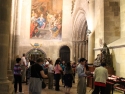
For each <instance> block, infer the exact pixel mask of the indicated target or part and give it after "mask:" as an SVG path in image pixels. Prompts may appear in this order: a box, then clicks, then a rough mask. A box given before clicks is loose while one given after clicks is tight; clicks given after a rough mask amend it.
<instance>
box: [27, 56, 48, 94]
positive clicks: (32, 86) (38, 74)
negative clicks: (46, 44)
mask: <svg viewBox="0 0 125 94" xmlns="http://www.w3.org/2000/svg"><path fill="white" fill-rule="evenodd" d="M43 63H44V60H43V58H38V59H37V63H35V64H34V65H32V66H31V77H30V81H29V91H30V93H32V94H41V89H42V88H41V85H42V81H41V78H47V75H45V74H44V71H43V68H42V66H41V65H42V64H43Z"/></svg>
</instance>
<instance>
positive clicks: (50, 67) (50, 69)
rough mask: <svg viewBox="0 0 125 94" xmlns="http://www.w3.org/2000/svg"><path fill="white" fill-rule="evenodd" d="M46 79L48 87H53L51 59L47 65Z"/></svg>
mask: <svg viewBox="0 0 125 94" xmlns="http://www.w3.org/2000/svg"><path fill="white" fill-rule="evenodd" d="M48 79H49V85H48V89H53V79H54V66H53V62H52V60H50V62H49V65H48Z"/></svg>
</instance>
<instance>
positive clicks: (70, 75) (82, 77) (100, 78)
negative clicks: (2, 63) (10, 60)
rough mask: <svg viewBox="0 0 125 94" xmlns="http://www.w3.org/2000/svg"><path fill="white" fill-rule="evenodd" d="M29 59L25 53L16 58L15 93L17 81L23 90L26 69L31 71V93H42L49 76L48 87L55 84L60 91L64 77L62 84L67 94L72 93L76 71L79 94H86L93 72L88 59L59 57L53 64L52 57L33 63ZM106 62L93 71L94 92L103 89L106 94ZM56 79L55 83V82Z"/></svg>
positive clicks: (95, 93)
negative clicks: (88, 78)
mask: <svg viewBox="0 0 125 94" xmlns="http://www.w3.org/2000/svg"><path fill="white" fill-rule="evenodd" d="M28 62H29V61H27V60H25V54H23V57H22V58H16V64H15V66H14V88H15V94H16V93H17V83H19V92H20V93H23V92H22V82H23V77H24V78H25V80H26V79H27V76H26V74H25V71H26V70H28V71H30V77H29V78H30V79H29V78H28V79H29V92H30V93H31V94H41V90H42V88H41V85H42V81H43V80H44V79H45V78H47V79H48V89H54V88H53V86H54V84H55V90H56V91H60V88H59V87H60V85H59V82H60V79H62V84H64V87H65V94H70V89H71V87H72V83H75V80H74V78H75V73H76V72H77V74H78V84H77V94H86V78H87V76H88V75H90V74H91V72H89V68H88V64H87V60H86V59H85V58H80V59H79V60H78V64H76V63H75V62H73V63H71V62H70V61H69V62H65V61H61V59H60V58H58V59H57V60H56V61H55V64H54V65H53V61H52V60H50V59H47V58H46V59H45V60H44V59H43V58H41V57H40V58H38V59H37V61H36V62H34V63H33V64H32V63H31V62H30V63H31V65H29V63H28ZM105 66H106V63H101V66H100V67H97V68H96V69H95V71H94V72H93V76H94V78H95V83H94V85H95V89H94V91H93V92H92V94H99V92H100V90H101V94H105V93H104V92H105V86H106V80H107V77H108V71H107V69H106V68H105ZM54 80H55V83H54Z"/></svg>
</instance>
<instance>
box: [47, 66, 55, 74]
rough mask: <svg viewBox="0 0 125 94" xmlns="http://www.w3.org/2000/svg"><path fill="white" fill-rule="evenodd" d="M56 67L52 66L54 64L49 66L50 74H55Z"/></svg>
mask: <svg viewBox="0 0 125 94" xmlns="http://www.w3.org/2000/svg"><path fill="white" fill-rule="evenodd" d="M53 70H54V66H53V65H52V64H49V66H48V72H49V73H54V71H53Z"/></svg>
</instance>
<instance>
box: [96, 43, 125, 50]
mask: <svg viewBox="0 0 125 94" xmlns="http://www.w3.org/2000/svg"><path fill="white" fill-rule="evenodd" d="M123 47H125V44H124V45H116V46H110V47H108V48H109V49H116V48H123ZM101 49H102V48H94V50H95V51H98V50H101Z"/></svg>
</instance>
